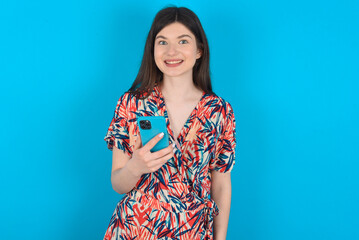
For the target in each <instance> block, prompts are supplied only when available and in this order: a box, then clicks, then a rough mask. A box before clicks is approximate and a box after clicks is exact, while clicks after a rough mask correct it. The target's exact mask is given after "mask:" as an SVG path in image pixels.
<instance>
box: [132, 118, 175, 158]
mask: <svg viewBox="0 0 359 240" xmlns="http://www.w3.org/2000/svg"><path fill="white" fill-rule="evenodd" d="M141 121H143V122H142V123H141ZM137 125H138V127H139V129H140V135H141V140H142V146H144V145H146V144H147V143H148V142H149V141H150V140H151V139H152V138H153V137H155V136H156V135H157V134H159V133H161V132H163V133H164V135H163V137H162V139H161V140H160V141H159V142H158V143H157V144H156V145H155V146H154V147H153V148H152V149H151V150H150V151H151V152H156V151H158V150H161V149H163V148H166V147H168V145H169V140H168V132H167V125H166V119H165V118H164V117H163V116H148V117H138V118H137Z"/></svg>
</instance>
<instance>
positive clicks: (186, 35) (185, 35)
mask: <svg viewBox="0 0 359 240" xmlns="http://www.w3.org/2000/svg"><path fill="white" fill-rule="evenodd" d="M183 37H189V38H191V36H190V35H188V34H182V35H181V36H178V37H177V38H183ZM158 38H163V39H167V38H166V37H164V36H162V35H159V36H157V37H156V39H158Z"/></svg>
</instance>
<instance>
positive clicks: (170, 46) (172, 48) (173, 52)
mask: <svg viewBox="0 0 359 240" xmlns="http://www.w3.org/2000/svg"><path fill="white" fill-rule="evenodd" d="M167 54H168V55H170V56H174V55H176V54H177V46H176V45H175V44H168V48H167Z"/></svg>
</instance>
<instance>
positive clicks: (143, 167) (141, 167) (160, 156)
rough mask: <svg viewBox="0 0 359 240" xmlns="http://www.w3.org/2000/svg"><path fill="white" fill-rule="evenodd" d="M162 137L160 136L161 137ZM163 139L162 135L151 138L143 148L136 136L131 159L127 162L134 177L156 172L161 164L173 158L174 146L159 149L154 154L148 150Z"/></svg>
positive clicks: (138, 137)
mask: <svg viewBox="0 0 359 240" xmlns="http://www.w3.org/2000/svg"><path fill="white" fill-rule="evenodd" d="M161 135H162V136H161ZM162 138H163V133H160V134H158V135H156V136H155V137H153V138H152V139H151V140H150V141H149V142H148V143H147V144H146V145H145V146H142V140H141V137H140V135H139V134H138V136H137V140H136V143H135V145H134V150H133V153H132V157H131V159H130V160H129V161H128V166H127V167H128V169H129V170H130V171H131V172H132V174H134V175H135V176H141V175H142V174H145V173H152V172H155V171H157V170H158V169H159V168H160V167H162V165H163V164H165V163H166V162H167V161H168V160H169V159H171V158H172V157H173V154H174V152H173V151H174V146H173V145H171V144H170V145H169V146H168V147H166V148H164V149H161V150H159V151H156V152H150V150H151V149H152V148H153V147H154V146H155V145H156V144H157V142H159V141H160V140H161V139H162Z"/></svg>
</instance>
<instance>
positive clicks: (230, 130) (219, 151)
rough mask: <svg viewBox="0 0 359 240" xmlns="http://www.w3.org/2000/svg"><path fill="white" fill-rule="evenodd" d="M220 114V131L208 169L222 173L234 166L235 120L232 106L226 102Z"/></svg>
mask: <svg viewBox="0 0 359 240" xmlns="http://www.w3.org/2000/svg"><path fill="white" fill-rule="evenodd" d="M221 112H222V118H223V119H222V121H223V125H222V131H221V133H220V135H219V137H218V140H217V143H216V148H215V149H216V150H215V156H214V158H213V159H211V161H210V165H209V169H210V170H216V171H219V172H222V173H225V172H230V171H232V168H233V166H234V164H235V148H236V120H235V117H234V112H233V108H232V106H231V105H230V104H229V103H228V102H226V104H225V106H224V111H221Z"/></svg>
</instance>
